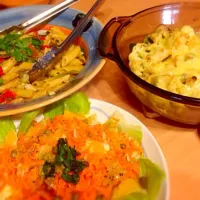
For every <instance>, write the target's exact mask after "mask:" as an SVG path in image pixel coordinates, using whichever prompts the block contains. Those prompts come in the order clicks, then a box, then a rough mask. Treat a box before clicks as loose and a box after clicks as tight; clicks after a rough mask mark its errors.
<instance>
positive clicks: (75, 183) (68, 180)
mask: <svg viewBox="0 0 200 200" xmlns="http://www.w3.org/2000/svg"><path fill="white" fill-rule="evenodd" d="M117 123H118V121H117V119H115V118H113V119H112V123H105V124H94V125H92V124H91V123H90V122H88V120H87V119H86V118H81V117H78V116H77V117H76V116H73V115H72V116H70V115H68V114H63V115H58V116H56V117H54V118H53V119H52V120H51V119H42V120H41V121H39V122H36V121H34V122H33V123H32V126H31V127H30V128H29V129H28V131H27V133H26V134H22V133H19V134H18V139H17V142H16V144H15V145H5V147H4V148H1V149H0V171H1V173H0V196H1V198H2V199H9V200H22V199H26V200H60V199H62V200H70V199H74V200H75V199H81V200H96V199H105V200H107V199H111V197H112V195H113V191H114V190H115V188H116V187H117V186H118V185H119V184H120V183H121V182H123V181H125V180H127V179H134V180H136V182H139V163H138V161H137V159H133V158H134V157H135V156H136V155H137V154H138V155H143V149H142V147H141V144H139V143H138V142H137V141H135V140H133V139H132V138H130V137H128V136H127V135H126V133H123V132H119V130H118V129H117V128H116V127H117ZM2 191H3V192H2ZM3 195H4V196H3Z"/></svg>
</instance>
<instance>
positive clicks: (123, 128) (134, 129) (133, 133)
mask: <svg viewBox="0 0 200 200" xmlns="http://www.w3.org/2000/svg"><path fill="white" fill-rule="evenodd" d="M113 117H114V118H117V119H119V122H118V128H119V132H124V133H126V134H127V135H128V136H129V137H131V138H133V139H134V140H137V141H138V142H139V143H141V142H142V128H141V126H136V125H133V124H128V123H127V122H126V121H125V119H124V116H123V115H122V114H120V113H119V112H116V113H115V114H114V115H113Z"/></svg>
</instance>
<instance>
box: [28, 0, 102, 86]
mask: <svg viewBox="0 0 200 200" xmlns="http://www.w3.org/2000/svg"><path fill="white" fill-rule="evenodd" d="M102 3H103V0H97V1H96V2H95V3H94V5H93V6H92V8H91V9H90V10H89V11H88V13H87V14H86V15H85V16H84V17H83V18H82V19H81V20H80V22H79V23H78V24H77V26H76V27H75V28H74V30H73V31H72V32H71V33H70V35H69V36H68V37H67V38H66V39H65V40H64V41H63V42H62V43H61V44H60V45H59V46H58V47H52V48H51V49H50V51H48V52H47V53H46V54H45V55H44V56H42V57H41V58H39V60H38V61H37V62H36V63H35V64H34V65H33V67H32V69H31V70H29V71H28V75H29V81H30V82H31V83H32V82H34V81H36V80H40V79H43V78H44V77H45V75H46V74H47V73H48V72H49V71H50V70H51V69H52V67H53V66H54V64H55V63H56V62H57V61H58V60H59V59H60V58H61V57H62V53H63V52H64V51H66V50H67V49H68V48H69V46H70V45H71V44H72V42H73V41H74V39H76V38H77V37H78V36H80V35H81V33H82V32H83V31H84V29H85V27H86V26H87V25H88V23H90V22H91V20H92V17H93V16H94V14H95V12H96V11H97V10H98V9H99V7H100V6H101V4H102Z"/></svg>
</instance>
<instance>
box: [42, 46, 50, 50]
mask: <svg viewBox="0 0 200 200" xmlns="http://www.w3.org/2000/svg"><path fill="white" fill-rule="evenodd" d="M45 48H50V46H49V45H42V46H41V47H40V49H41V50H44V49H45Z"/></svg>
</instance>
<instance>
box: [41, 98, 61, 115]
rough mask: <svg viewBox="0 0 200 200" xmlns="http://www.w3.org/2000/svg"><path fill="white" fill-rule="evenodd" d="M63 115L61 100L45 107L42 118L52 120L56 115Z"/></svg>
mask: <svg viewBox="0 0 200 200" xmlns="http://www.w3.org/2000/svg"><path fill="white" fill-rule="evenodd" d="M63 113H64V102H63V100H61V101H58V102H56V103H53V104H51V105H48V106H46V107H45V110H44V118H50V119H53V118H54V117H55V116H57V115H62V114H63Z"/></svg>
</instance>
